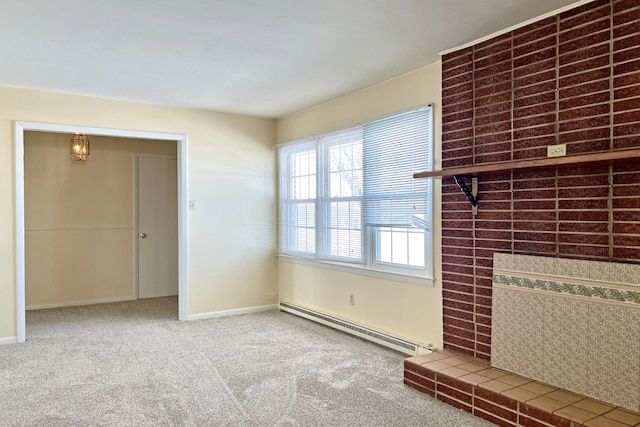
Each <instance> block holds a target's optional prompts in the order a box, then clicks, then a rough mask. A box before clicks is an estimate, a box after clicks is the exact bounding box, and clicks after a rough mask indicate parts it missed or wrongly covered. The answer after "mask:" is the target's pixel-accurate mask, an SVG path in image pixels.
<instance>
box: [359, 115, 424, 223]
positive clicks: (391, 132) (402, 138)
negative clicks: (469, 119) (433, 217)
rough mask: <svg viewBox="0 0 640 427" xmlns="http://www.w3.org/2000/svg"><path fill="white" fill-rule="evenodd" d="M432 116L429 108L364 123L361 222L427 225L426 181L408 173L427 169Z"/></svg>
mask: <svg viewBox="0 0 640 427" xmlns="http://www.w3.org/2000/svg"><path fill="white" fill-rule="evenodd" d="M431 117H432V115H431V107H430V106H428V107H424V108H421V109H418V110H414V111H409V112H405V113H401V114H396V115H393V116H390V117H385V118H383V119H380V120H376V121H373V122H369V123H365V124H364V125H363V138H364V141H365V144H364V216H365V220H364V221H365V225H366V226H368V227H396V228H400V227H404V228H421V229H425V230H429V229H430V227H431V224H430V219H429V218H430V208H429V207H430V203H429V202H430V200H429V199H430V188H429V184H430V180H426V179H413V174H414V173H416V172H419V171H426V170H429V169H430V168H431V151H432V149H431V132H432V129H431V127H432V118H431Z"/></svg>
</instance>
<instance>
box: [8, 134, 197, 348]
mask: <svg viewBox="0 0 640 427" xmlns="http://www.w3.org/2000/svg"><path fill="white" fill-rule="evenodd" d="M28 131H36V132H47V133H64V134H73V133H75V132H81V133H86V134H88V135H90V136H91V135H94V136H107V137H121V138H133V139H146V140H152V141H169V142H174V143H177V147H176V157H177V162H176V163H177V171H176V172H175V173H176V175H177V177H176V179H177V206H178V207H177V223H178V224H177V225H178V226H177V234H178V238H177V265H178V266H177V281H178V319H180V320H185V319H186V318H187V315H188V304H187V301H188V300H187V296H188V284H187V277H188V275H187V214H186V213H187V212H186V207H187V202H186V197H187V179H186V173H187V167H186V166H187V164H186V152H187V151H186V150H187V138H186V135H182V134H169V133H157V132H143V131H130V130H119V129H108V128H95V127H87V126H73V125H54V124H47V123H33V122H15V124H14V139H15V194H16V204H15V206H16V272H17V274H16V276H17V277H16V325H17V331H16V333H17V336H16V340H17V342H23V341H25V339H26V316H25V310H26V306H25V303H26V301H25V300H26V292H25V273H26V271H25V269H26V254H25V248H26V237H25V182H24V179H25V164H24V149H25V146H24V144H25V132H28ZM70 161H71V160H70Z"/></svg>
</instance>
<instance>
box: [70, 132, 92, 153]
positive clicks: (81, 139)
mask: <svg viewBox="0 0 640 427" xmlns="http://www.w3.org/2000/svg"><path fill="white" fill-rule="evenodd" d="M88 155H89V138H87V135H85V134H84V133H76V134H75V135H73V138H71V158H72V159H73V160H87V156H88Z"/></svg>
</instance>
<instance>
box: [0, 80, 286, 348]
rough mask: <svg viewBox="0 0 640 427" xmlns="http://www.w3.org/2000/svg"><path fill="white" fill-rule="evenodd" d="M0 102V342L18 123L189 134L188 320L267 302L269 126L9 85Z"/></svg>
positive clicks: (12, 331)
mask: <svg viewBox="0 0 640 427" xmlns="http://www.w3.org/2000/svg"><path fill="white" fill-rule="evenodd" d="M0 99H2V102H1V103H0V198H2V200H3V201H4V202H3V203H2V204H0V235H1V236H2V239H0V340H2V339H3V338H8V337H15V336H16V333H17V332H16V330H17V325H16V269H15V244H16V241H15V221H16V218H15V209H16V207H15V191H14V188H15V180H14V176H15V168H14V161H13V159H14V135H13V121H15V120H20V121H30V122H41V123H56V124H66V125H78V126H80V125H81V126H95V127H100V128H111V129H127V130H138V131H151V132H164V133H175V134H185V135H187V182H188V194H187V195H186V199H192V200H196V203H197V209H196V210H195V211H190V212H189V213H188V236H187V237H188V251H189V253H188V261H187V263H188V269H189V277H188V286H189V300H188V312H189V314H190V315H194V314H199V313H208V312H215V311H221V310H230V309H238V308H247V307H255V306H261V305H268V304H270V303H272V302H273V301H269V300H268V294H269V293H272V292H277V280H276V277H277V261H276V258H275V241H276V239H275V205H274V203H275V152H274V139H275V121H274V120H270V119H260V118H251V117H245V116H239V115H232V114H223V113H216V112H210V111H204V110H194V109H184V108H173V107H164V106H156V105H148V104H137V103H128V102H120V101H113V100H107V99H98V98H90V97H81V96H73V95H63V94H57V93H51V92H43V91H33V90H24V89H13V88H0ZM28 336H29V329H28V325H27V339H28Z"/></svg>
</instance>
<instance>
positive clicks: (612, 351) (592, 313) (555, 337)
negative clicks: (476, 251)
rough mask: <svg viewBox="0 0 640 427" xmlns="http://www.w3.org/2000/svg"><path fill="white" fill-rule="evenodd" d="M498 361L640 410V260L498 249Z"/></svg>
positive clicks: (494, 353) (494, 361)
mask: <svg viewBox="0 0 640 427" xmlns="http://www.w3.org/2000/svg"><path fill="white" fill-rule="evenodd" d="M491 365H492V366H495V367H496V368H500V369H504V370H507V371H510V372H513V373H516V374H520V375H523V376H525V377H529V378H533V379H535V380H538V381H542V382H544V383H547V384H551V385H554V386H556V387H560V388H563V389H565V390H569V391H573V392H576V393H578V394H582V395H586V396H589V397H592V398H594V399H598V400H602V401H605V402H608V403H611V404H613V405H615V406H621V407H623V408H627V409H630V410H632V411H636V412H640V265H633V264H620V263H609V262H596V261H584V260H572V259H560V258H547V257H536V256H525V255H509V254H495V255H494V260H493V308H492V337H491Z"/></svg>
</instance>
